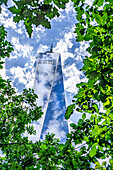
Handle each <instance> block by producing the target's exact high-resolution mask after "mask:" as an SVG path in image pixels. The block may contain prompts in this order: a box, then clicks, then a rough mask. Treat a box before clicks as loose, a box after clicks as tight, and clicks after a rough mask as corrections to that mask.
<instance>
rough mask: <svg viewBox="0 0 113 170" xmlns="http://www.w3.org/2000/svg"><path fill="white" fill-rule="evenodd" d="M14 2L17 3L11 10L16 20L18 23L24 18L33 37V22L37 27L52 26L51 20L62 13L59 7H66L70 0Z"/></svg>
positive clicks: (20, 0) (24, 0) (22, 0)
mask: <svg viewBox="0 0 113 170" xmlns="http://www.w3.org/2000/svg"><path fill="white" fill-rule="evenodd" d="M3 2H4V3H5V5H6V4H7V1H3ZM3 2H2V3H3ZM13 2H14V3H15V5H14V6H12V7H10V8H9V10H10V11H11V12H12V14H14V18H13V19H14V21H15V22H17V23H18V22H19V21H20V20H23V21H24V24H25V27H26V29H27V32H28V34H29V36H30V37H31V34H32V32H33V28H32V26H33V24H34V25H35V26H36V27H38V26H39V25H42V26H43V27H45V28H48V29H49V28H51V25H50V20H51V19H52V18H54V17H55V16H57V17H58V16H59V15H60V14H59V11H58V9H60V8H62V9H64V8H65V4H66V3H67V2H69V0H60V1H59V0H53V1H52V0H44V1H43V2H41V1H38V0H18V1H16V0H13Z"/></svg>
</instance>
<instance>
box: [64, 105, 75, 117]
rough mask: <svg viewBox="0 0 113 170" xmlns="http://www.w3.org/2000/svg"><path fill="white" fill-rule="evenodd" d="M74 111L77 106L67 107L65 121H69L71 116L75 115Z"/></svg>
mask: <svg viewBox="0 0 113 170" xmlns="http://www.w3.org/2000/svg"><path fill="white" fill-rule="evenodd" d="M73 109H75V104H71V105H70V106H68V107H67V109H66V113H65V119H69V118H70V116H71V115H72V114H73Z"/></svg>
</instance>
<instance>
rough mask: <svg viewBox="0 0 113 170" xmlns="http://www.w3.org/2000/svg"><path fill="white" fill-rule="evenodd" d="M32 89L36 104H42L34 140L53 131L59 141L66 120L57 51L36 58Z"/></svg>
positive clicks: (66, 124) (65, 128) (41, 54)
mask: <svg viewBox="0 0 113 170" xmlns="http://www.w3.org/2000/svg"><path fill="white" fill-rule="evenodd" d="M34 90H35V93H36V94H37V95H38V100H37V104H38V105H39V106H42V110H43V112H44V114H43V116H42V118H41V119H40V120H38V121H37V122H36V123H35V129H36V131H37V135H36V137H35V138H36V140H37V139H44V138H45V135H46V134H47V133H48V132H49V133H54V134H55V137H56V138H59V139H60V141H61V142H64V141H65V139H66V133H68V121H67V120H65V111H66V104H65V94H64V84H63V75H62V66H61V56H60V54H59V53H52V52H46V53H40V54H39V55H38V59H37V65H36V74H35V81H34Z"/></svg>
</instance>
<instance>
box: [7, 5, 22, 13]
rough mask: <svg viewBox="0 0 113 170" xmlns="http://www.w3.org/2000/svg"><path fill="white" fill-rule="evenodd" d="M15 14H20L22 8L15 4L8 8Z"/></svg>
mask: <svg viewBox="0 0 113 170" xmlns="http://www.w3.org/2000/svg"><path fill="white" fill-rule="evenodd" d="M8 9H9V10H10V11H11V12H12V13H13V14H20V10H19V9H17V8H16V7H15V6H12V7H10V8H8Z"/></svg>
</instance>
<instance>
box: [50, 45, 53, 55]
mask: <svg viewBox="0 0 113 170" xmlns="http://www.w3.org/2000/svg"><path fill="white" fill-rule="evenodd" d="M50 52H51V53H53V44H51V48H50Z"/></svg>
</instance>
